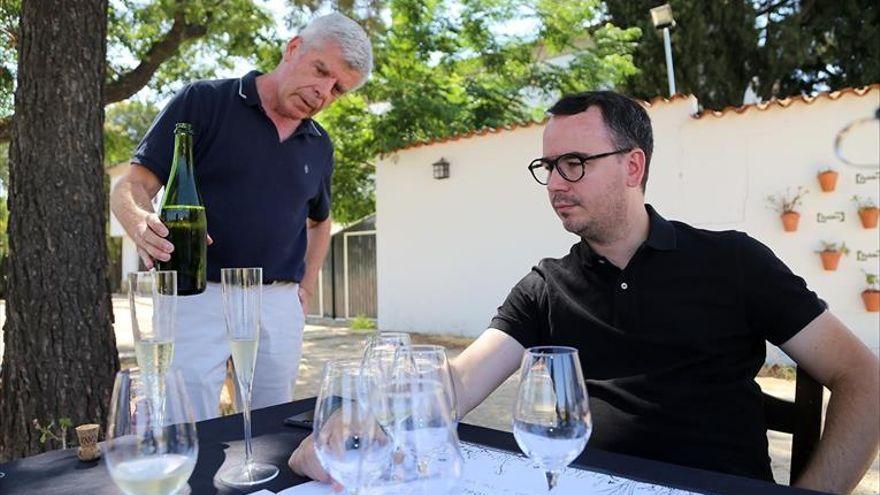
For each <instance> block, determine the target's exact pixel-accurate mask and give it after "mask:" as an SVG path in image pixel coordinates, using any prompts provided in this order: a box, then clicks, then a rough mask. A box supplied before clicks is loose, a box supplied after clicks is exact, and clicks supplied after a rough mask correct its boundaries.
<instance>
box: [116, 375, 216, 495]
mask: <svg viewBox="0 0 880 495" xmlns="http://www.w3.org/2000/svg"><path fill="white" fill-rule="evenodd" d="M157 382H161V388H162V390H163V394H162V396H161V397H157V395H156V394H155V389H156V388H157V387H158V386H159V385H158V384H157ZM198 451H199V450H198V436H197V434H196V426H195V422H194V419H193V412H192V407H191V405H190V401H189V397H188V395H187V392H186V389H185V388H184V385H183V379H182V378H181V376H180V372H178V371H175V370H169V371H167V372H166V373H162V374H157V373H150V372H142V371H141V370H140V369H138V368H131V369H127V370H122V371H120V372H119V373H117V374H116V382H115V383H114V385H113V397H112V400H111V405H110V417H109V418H108V421H107V442H106V444H105V445H104V454H105V456H106V459H107V469H108V470H109V471H110V477H111V478H112V479H113V481H114V482H115V483H116V485H117V486H119V488H120V489H122V491H123V492H125V493H126V494H128V495H172V494H176V493H179V491H180V490H181V488H184V487H185V485H186V480H187V479H188V478H189V477H190V475H191V474H192V472H193V468H195V465H196V458H197V457H198Z"/></svg>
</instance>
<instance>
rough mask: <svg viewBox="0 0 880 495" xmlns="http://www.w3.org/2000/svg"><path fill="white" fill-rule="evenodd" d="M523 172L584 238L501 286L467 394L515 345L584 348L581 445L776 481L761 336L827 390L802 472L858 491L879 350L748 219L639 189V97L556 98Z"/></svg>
mask: <svg viewBox="0 0 880 495" xmlns="http://www.w3.org/2000/svg"><path fill="white" fill-rule="evenodd" d="M549 113H550V114H551V117H550V120H549V122H548V123H547V127H546V129H545V130H544V142H543V152H544V157H542V158H539V159H537V160H534V161H533V162H532V163H531V164H530V165H529V167H528V168H529V171H530V172H531V174H532V176H533V177H534V178H535V180H536V181H537V182H538V183H540V184H541V185H543V186H545V187H546V188H547V193H548V197H549V200H550V204H551V206H552V207H553V209H554V210H555V211H556V214H557V216H558V217H559V219H560V220H561V221H562V226H563V227H564V228H565V229H566V230H567V231H569V232H572V233H574V234H577V235H578V236H580V237H581V241H580V242H579V243H578V244H576V245H574V246H573V247H572V249H571V252H570V253H569V254H568V255H567V256H565V257H563V258H561V259H545V260H542V261H541V262H540V263H539V264H538V266H536V267H534V268H533V269H532V270H531V272H530V273H529V274H528V275H526V276H525V277H524V278H523V279H522V280H521V281H520V282H519V283H518V284H517V285H516V286H515V287H514V288H513V289H512V291H511V292H510V295H509V296H508V297H507V299H506V300H505V301H504V303H503V304H502V305H501V307H500V308H499V309H498V313H497V315H496V316H495V317H494V318H493V320H492V322H491V324H490V328H489V329H488V330H486V331H485V332H484V333H483V334H482V335H481V336H480V337H479V338H478V339H477V340H476V341H475V342H474V343H473V344H472V345H470V346H469V347H468V348H467V349H466V350H465V351H464V352H463V353H462V354H461V355H460V356H458V358H457V359H455V360H454V361H453V364H452V365H453V369H454V374H455V377H456V379H457V380H458V382H457V385H458V387H457V390H458V391H459V392H460V393H459V403H460V405H461V408H462V411H463V412H466V411H469V410H471V409H473V408H474V407H476V406H477V405H478V404H479V403H480V402H482V401H483V399H485V398H486V397H487V396H488V395H489V394H490V393H491V392H492V391H493V390H495V388H497V387H498V385H500V384H501V383H502V382H503V381H504V380H505V379H506V378H507V377H508V376H510V375H511V374H512V373H514V372H515V371H516V370H517V369H518V366H519V363H520V357H521V356H522V352H523V349H524V348H527V347H532V346H536V345H564V346H572V347H575V348H577V349H578V351H579V354H580V358H581V365H582V368H583V372H584V376H585V378H586V381H587V387H588V392H589V394H590V406H591V410H592V414H593V425H594V430H593V433H592V438H591V440H590V446H593V447H598V448H602V449H605V450H611V451H615V452H621V453H625V454H630V455H635V456H639V457H645V458H651V459H657V460H661V461H665V462H672V463H675V464H682V465H687V466H692V467H698V468H703V469H709V470H713V471H722V472H727V473H731V474H737V475H741V476H749V477H754V478H763V479H766V480H768V481H772V480H773V476H772V472H771V470H770V460H769V457H768V455H767V436H766V433H767V432H766V425H765V421H764V415H763V403H762V396H761V391H760V388H759V387H758V385H757V383H756V382H755V380H754V378H755V375H756V374H757V372H758V370H759V369H760V367H761V365H762V364H763V363H764V360H765V341H770V342H772V343H773V344H775V345H778V346H780V347H781V348H782V350H783V351H784V352H785V353H786V354H788V355H789V356H790V357H791V358H792V359H794V361H795V362H797V364H798V366H800V367H803V368H804V369H805V370H806V371H807V372H808V373H809V374H810V375H811V376H813V377H814V378H816V379H817V380H818V381H819V382H821V383H822V384H823V385H825V386H826V387H828V388H829V389H831V392H832V395H831V401H830V403H829V407H828V413H827V418H826V421H825V430H824V434H823V437H822V440H821V441H820V443H819V445H818V447H817V449H816V451H815V453H814V455H813V457H812V459H810V461H809V463H808V465H807V468H806V470H805V472H804V473H803V475H802V476H801V477H800V479H798V480H794V481H795V484H797V485H798V486H801V487H806V488H812V489H819V490H823V491H832V492H845V493H848V492H849V491H851V490H852V489H853V488H854V487H855V486H856V484H858V482H859V480H860V479H861V477H862V475H864V473H865V471H866V470H867V468H868V466H869V465H870V463H871V461H873V459H874V456H875V455H876V453H877V446H878V438H880V424H878V415H880V412H878V405H880V394H878V387H880V366H878V360H877V357H876V356H875V355H874V354H873V353H872V352H871V351H870V350H869V349H868V348H867V347H866V346H865V345H864V344H862V343H861V341H859V339H858V338H856V337H855V336H854V335H853V334H852V333H851V332H850V331H849V329H847V328H846V326H844V324H843V323H841V322H840V320H838V319H837V318H836V317H835V316H834V315H832V314H831V313H830V312H829V311H827V309H826V306H825V304H824V303H823V302H822V301H821V300H820V299H819V298H818V297H817V296H816V294H815V293H813V292H812V291H810V290H809V289H808V288H807V286H806V283H805V282H804V280H803V279H802V278H800V277H798V276H797V275H795V274H793V273H792V272H791V271H790V270H789V269H788V268H787V267H786V266H785V265H784V264H783V263H782V261H780V260H779V259H778V258H777V257H776V256H775V255H774V254H773V252H772V251H771V250H770V249H769V248H767V247H766V246H764V245H763V244H761V243H760V242H758V241H756V240H755V239H752V238H751V237H749V236H748V235H746V234H744V233H742V232H735V231H726V232H712V231H707V230H702V229H697V228H694V227H691V226H689V225H687V224H684V223H681V222H676V221H669V220H666V219H665V218H663V217H662V216H660V214H659V213H657V212H656V211H655V210H654V209H653V208H652V207H651V206H650V205H647V204H645V187H646V185H647V181H648V170H649V165H650V163H651V154H652V151H653V131H652V128H651V121H650V119H649V117H648V114H647V112H645V110H644V108H642V106H641V105H639V104H638V103H637V102H635V101H633V100H631V99H629V98H627V97H625V96H622V95H619V94H616V93H613V92H607V91H597V92H587V93H582V94H578V95H574V96H569V97H566V98H563V99H561V100H560V101H559V102H557V103H556V104H555V105H554V106H553V107H552V108H551V109H550V111H549Z"/></svg>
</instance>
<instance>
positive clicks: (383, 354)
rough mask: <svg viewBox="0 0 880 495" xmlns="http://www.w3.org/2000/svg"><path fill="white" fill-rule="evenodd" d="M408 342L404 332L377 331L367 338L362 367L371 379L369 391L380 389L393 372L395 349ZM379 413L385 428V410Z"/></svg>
mask: <svg viewBox="0 0 880 495" xmlns="http://www.w3.org/2000/svg"><path fill="white" fill-rule="evenodd" d="M409 344H410V338H409V334H408V333H404V332H379V333H377V334H375V335H372V336H370V337H369V338H368V339H367V342H366V345H365V346H364V354H363V365H362V367H363V368H364V370H365V371H366V372H367V375H366V376H367V378H368V379H369V380H371V381H372V384H371V386H370V387H369V389H368V391H369V392H370V393H375V392H377V391H380V390H382V387H383V386H384V384H385V383H387V382H388V380H389V379H390V378H391V376H392V375H393V374H394V365H395V357H396V356H397V350H398V349H399V348H400V347H402V346H405V345H409ZM379 413H382V414H377V417H378V418H379V422H380V423H381V424H382V426H383V427H385V429H386V430H387V429H388V428H389V426H390V423H389V421H390V418H389V417H388V416H387V414H386V413H387V411H379Z"/></svg>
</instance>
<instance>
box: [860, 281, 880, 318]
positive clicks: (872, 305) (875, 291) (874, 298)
mask: <svg viewBox="0 0 880 495" xmlns="http://www.w3.org/2000/svg"><path fill="white" fill-rule="evenodd" d="M865 283H866V284H868V287H866V288H865V290H863V291H862V302H864V303H865V310H867V311H868V312H871V313H877V312H880V276H878V275H877V274H876V273H868V272H865Z"/></svg>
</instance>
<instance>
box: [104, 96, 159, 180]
mask: <svg viewBox="0 0 880 495" xmlns="http://www.w3.org/2000/svg"><path fill="white" fill-rule="evenodd" d="M158 112H159V109H158V108H156V106H155V105H154V104H152V103H150V102H143V101H138V100H127V101H123V102H119V103H114V104H112V105H110V106H108V107H107V112H106V114H105V116H104V163H105V164H106V165H107V166H113V165H116V164H117V163H120V162H123V161H127V160H129V159H130V158H131V157H132V154H133V152H134V149H135V147H137V145H138V143H139V142H140V140H141V138H142V137H143V136H144V134H146V132H147V129H149V128H150V124H151V123H152V122H153V119H154V118H156V114H157V113H158Z"/></svg>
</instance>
